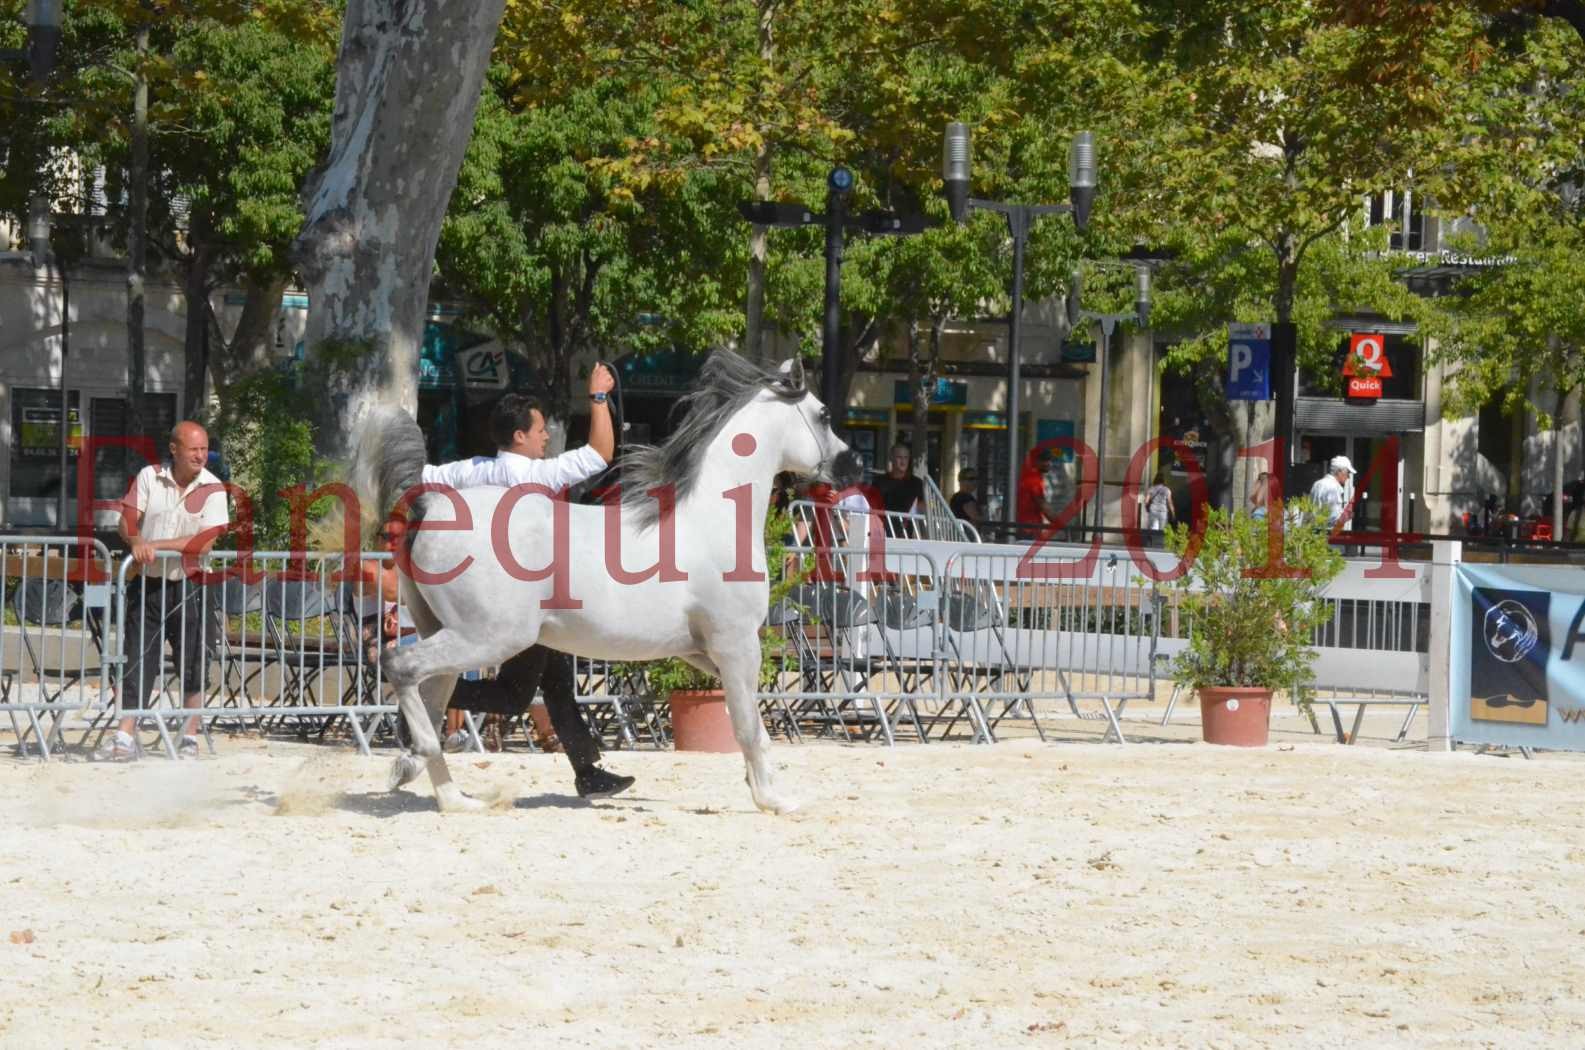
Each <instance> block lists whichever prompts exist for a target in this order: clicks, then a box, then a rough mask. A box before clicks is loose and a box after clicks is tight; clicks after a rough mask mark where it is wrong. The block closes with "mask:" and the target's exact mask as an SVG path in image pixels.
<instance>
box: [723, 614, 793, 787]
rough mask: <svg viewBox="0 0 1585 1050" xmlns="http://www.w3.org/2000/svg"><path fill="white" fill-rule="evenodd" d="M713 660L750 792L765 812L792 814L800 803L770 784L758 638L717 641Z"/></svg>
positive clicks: (768, 740) (750, 636)
mask: <svg viewBox="0 0 1585 1050" xmlns="http://www.w3.org/2000/svg"><path fill="white" fill-rule="evenodd" d="M710 658H711V662H713V663H714V664H715V666H716V670H717V671H718V672H719V674H720V676H721V687H722V689H723V690H724V691H725V692H726V707H727V713H728V714H729V715H731V717H732V735H733V736H735V737H737V745H738V747H739V748H741V749H742V750H743V762H744V764H745V765H746V766H747V767H748V769H747V777H746V779H747V780H748V789H749V793H750V794H751V795H753V797H754V805H756V806H758V807H759V808H760V809H761V810H763V811H764V812H766V813H791V812H792V811H793V810H795V809H797V808H798V803H796V802H794V801H793V800H792V799H790V798H785V797H783V796H781V795H779V794H777V793H776V790H775V788H774V786H773V785H772V784H771V764H770V755H769V754H768V752H769V750H770V734H769V733H767V732H765V723H764V722H762V721H760V716H759V697H758V696H757V695H756V692H755V690H756V688H757V687H758V685H759V668H760V649H759V638H758V636H757V635H755V634H750V635H749V636H748V638H747V640H746V641H744V640H741V639H736V638H734V639H731V640H730V641H723V642H722V643H721V644H718V645H717V646H716V647H715V648H714V649H712V650H711V652H710Z"/></svg>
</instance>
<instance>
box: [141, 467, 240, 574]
mask: <svg viewBox="0 0 1585 1050" xmlns="http://www.w3.org/2000/svg"><path fill="white" fill-rule="evenodd" d="M202 485H213V486H215V488H214V489H213V490H212V491H211V492H210V493H209V494H208V495H207V496H205V497H204V499H203V502H202V503H201V504H200V505H199V506H197V507H196V509H195V508H192V507H190V506H189V505H188V500H187V497H188V496H189V495H190V494H191V493H192V492H193V490H195V489H197V488H199V487H200V486H202ZM127 502H129V503H131V504H132V506H133V507H134V508H135V509H137V510H138V511H140V512H141V513H142V515H143V518H142V521H141V522H140V524H139V525H138V535H139V536H141V537H142V538H143V539H145V540H148V541H149V542H150V543H152V542H154V541H156V540H174V539H180V538H181V537H183V536H196V535H197V534H198V533H200V532H203V531H204V530H205V529H212V528H216V527H219V528H224V527H225V526H226V524H227V522H229V521H230V520H231V519H230V516H229V515H228V514H227V513H226V493H225V490H224V489H222V488H221V487H220V479H219V478H217V477H215V476H214V475H213V474H211V473H209V471H208V470H205V469H200V470H199V471H198V476H197V477H195V478H193V480H192V481H190V482H188V483H187V485H186V486H185V487H183V486H181V485H178V484H177V483H176V478H175V477H174V476H173V475H172V474H171V468H170V467H169V466H166V465H165V464H160V465H159V466H147V467H144V468H143V469H142V470H140V471H138V476H137V477H136V478H135V479H134V480H133V482H132V492H131V493H130V495H129V496H128V498H127ZM163 565H164V566H165V569H164V573H165V578H166V579H168V580H179V579H181V578H182V576H183V572H182V566H181V561H180V560H178V559H172V558H167V559H165V560H164V562H163Z"/></svg>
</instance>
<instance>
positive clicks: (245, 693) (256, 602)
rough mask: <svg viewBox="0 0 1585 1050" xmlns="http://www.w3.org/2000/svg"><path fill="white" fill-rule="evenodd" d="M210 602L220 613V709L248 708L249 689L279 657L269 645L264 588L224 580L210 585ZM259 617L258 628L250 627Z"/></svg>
mask: <svg viewBox="0 0 1585 1050" xmlns="http://www.w3.org/2000/svg"><path fill="white" fill-rule="evenodd" d="M213 591H214V594H213V601H214V602H215V604H216V608H217V609H218V610H219V613H220V630H219V632H218V635H219V637H218V638H217V639H216V649H217V652H218V654H219V657H220V673H219V674H218V675H216V676H215V677H216V690H217V692H219V693H221V694H223V695H221V696H220V702H221V706H223V707H250V706H252V704H251V703H250V702H249V689H250V687H251V686H252V685H253V683H255V682H257V681H259V680H260V679H262V678H263V677H264V673H265V671H266V670H268V668H269V666H270V665H271V664H272V663H274V662H275V658H276V656H277V654H278V653H279V651H280V650H279V649H278V648H277V647H276V646H273V645H271V644H269V635H268V632H267V629H266V627H265V624H264V619H263V615H262V614H263V612H264V586H263V584H262V583H244V582H243V581H242V580H240V579H236V578H233V577H227V578H226V579H224V580H222V581H221V582H220V583H218V584H215V585H213ZM255 616H257V617H258V622H257V624H254V623H252V622H251V621H252V619H253V617H255Z"/></svg>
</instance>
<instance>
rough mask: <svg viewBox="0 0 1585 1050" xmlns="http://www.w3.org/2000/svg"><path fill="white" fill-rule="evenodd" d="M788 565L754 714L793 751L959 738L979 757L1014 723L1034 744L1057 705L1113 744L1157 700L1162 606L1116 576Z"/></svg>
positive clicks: (866, 558) (1064, 565) (993, 556)
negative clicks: (768, 676)
mask: <svg viewBox="0 0 1585 1050" xmlns="http://www.w3.org/2000/svg"><path fill="white" fill-rule="evenodd" d="M787 556H788V557H789V558H792V559H795V560H797V561H798V562H799V563H801V565H802V567H803V569H804V571H806V572H807V573H808V579H807V580H806V581H805V582H804V583H802V584H800V585H798V586H797V587H795V588H793V589H792V590H791V592H790V593H789V594H788V595H787V596H786V597H785V598H784V599H783V600H782V601H781V602H779V603H778V604H776V605H775V606H774V607H773V608H772V609H771V611H770V616H769V620H768V627H770V628H771V629H772V630H774V631H776V632H778V634H779V637H780V639H781V644H782V650H783V652H782V657H781V660H780V661H779V666H778V667H777V668H776V673H775V674H774V676H773V680H772V681H770V682H769V683H768V684H767V685H766V686H765V687H764V688H762V689H761V691H760V699H761V708H762V711H763V713H764V715H765V717H766V719H767V722H768V723H769V724H770V725H771V726H773V727H775V728H777V729H779V730H780V731H781V732H783V733H784V734H785V735H787V736H788V737H790V738H793V739H797V738H801V737H802V736H804V735H805V734H806V733H808V732H810V731H813V732H817V733H821V734H823V735H834V736H837V737H839V738H842V739H865V740H868V739H881V740H884V741H885V742H886V743H888V744H890V743H894V742H896V740H897V739H898V738H899V736H900V735H909V736H911V738H913V739H917V740H920V741H928V740H930V739H933V738H937V739H938V738H941V737H944V736H946V735H949V734H950V733H951V732H952V731H953V730H954V729H955V728H956V727H958V726H959V725H960V724H961V725H964V726H966V728H967V730H968V732H969V733H970V735H971V736H972V739H974V740H975V741H977V742H990V741H994V740H995V739H996V730H997V728H998V727H999V726H1000V725H1001V724H1002V723H1003V722H1005V721H1007V720H1008V719H1014V720H1026V721H1027V722H1028V723H1029V724H1030V726H1031V727H1032V728H1033V729H1034V731H1035V732H1036V734H1037V735H1039V736H1040V738H1041V739H1042V740H1044V739H1045V728H1044V725H1043V724H1042V722H1041V709H1042V705H1046V706H1049V705H1050V704H1051V703H1053V702H1059V703H1060V704H1062V705H1064V706H1065V707H1066V708H1067V709H1068V710H1069V711H1070V712H1071V713H1072V714H1073V715H1075V716H1077V717H1079V718H1084V719H1098V720H1104V721H1105V722H1106V724H1107V730H1106V734H1105V737H1104V739H1107V740H1117V741H1119V742H1121V741H1122V740H1123V739H1124V737H1123V733H1122V726H1121V724H1120V717H1121V715H1122V713H1123V710H1124V708H1125V707H1126V705H1127V703H1128V701H1129V700H1133V699H1142V698H1150V697H1153V696H1154V694H1155V686H1156V670H1157V660H1156V658H1155V657H1156V644H1157V640H1158V636H1159V631H1160V620H1161V617H1160V610H1161V606H1162V601H1161V598H1160V595H1159V593H1158V592H1157V590H1156V589H1155V588H1154V586H1152V585H1150V584H1148V583H1145V582H1143V581H1142V580H1141V579H1140V578H1139V577H1137V576H1136V575H1134V574H1132V573H1131V572H1129V570H1128V564H1127V562H1126V561H1122V562H1119V561H1118V559H1116V558H1112V559H1110V565H1111V567H1110V568H1109V569H1108V568H1103V569H1101V570H1099V571H1092V570H1091V569H1090V567H1089V566H1086V565H1084V564H1083V562H1082V559H1079V558H1074V557H1068V556H1064V555H1061V554H1057V555H1037V556H1035V557H1033V558H1026V556H1025V552H1005V551H1004V552H987V553H981V552H978V551H976V550H973V549H967V550H964V549H958V550H957V551H956V552H954V553H950V554H949V555H948V556H947V557H946V560H945V562H944V563H943V562H942V561H941V559H940V558H939V557H938V555H937V554H936V553H935V552H932V551H930V550H920V549H909V548H907V547H905V546H902V545H899V546H896V547H888V548H887V549H886V550H885V551H884V553H877V552H875V551H873V550H871V549H869V548H864V547H857V546H846V547H793V548H789V550H788V552H787ZM1092 703H1093V705H1094V707H1095V708H1096V709H1093V710H1092V709H1090V707H1091V704H1092ZM1081 704H1082V706H1081ZM1048 713H1049V712H1048Z"/></svg>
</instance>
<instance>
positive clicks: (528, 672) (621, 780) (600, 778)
mask: <svg viewBox="0 0 1585 1050" xmlns="http://www.w3.org/2000/svg"><path fill="white" fill-rule="evenodd" d="M615 385H616V379H615V377H613V376H612V375H611V372H610V370H609V369H608V368H606V366H605V365H596V366H595V367H594V371H593V372H592V373H591V374H590V376H589V401H590V405H589V443H588V444H587V445H585V446H583V447H582V448H580V449H574V450H573V451H571V452H564V453H562V454H561V455H559V456H557V457H555V458H554V459H545V458H544V456H545V452H546V450H547V449H548V448H549V446H550V431H549V430H547V429H546V428H545V414H544V413H543V412H542V411H540V408H539V405H538V404H537V403H536V402H535V401H534V399H533V398H530V397H523V396H521V395H517V394H508V395H506V396H505V397H503V398H502V399H501V400H500V402H498V403H497V404H496V406H495V410H494V411H493V412H491V413H490V436H491V437H492V438H494V439H495V443H496V447H497V448H499V449H500V452H499V453H497V454H496V455H495V456H494V457H493V458H492V457H490V456H476V457H474V458H473V459H465V460H459V461H457V462H455V463H446V464H444V465H442V466H438V467H434V466H425V467H424V474H423V480H424V481H425V482H426V483H428V484H434V485H450V486H452V487H453V488H459V489H465V488H477V487H481V486H491V485H493V486H497V487H500V488H511V487H512V486H514V485H524V484H530V485H544V486H545V487H546V488H548V489H550V490H551V491H553V492H560V491H561V490H562V489H565V488H568V487H570V486H573V485H576V484H578V483H579V482H582V481H587V480H589V479H590V478H592V477H594V476H595V475H596V474H598V473H600V471H602V470H604V469H605V466H606V464H607V463H609V462H611V457H612V456H613V455H614V454H615V453H616V431H615V428H614V427H613V425H612V422H611V408H610V405H609V404H608V403H607V395H608V394H609V393H610V392H611V388H612V387H613V386H615ZM573 673H574V671H573V661H572V657H571V656H569V655H567V654H566V653H560V652H556V651H554V650H551V649H547V648H545V647H544V646H543V645H536V646H533V647H532V648H530V649H525V650H524V651H523V652H521V653H518V654H517V655H516V656H514V657H512V658H511V659H510V660H507V661H506V662H505V663H503V664H502V665H501V668H500V670H499V671H498V672H497V673H496V676H495V677H494V678H493V679H482V680H478V681H459V682H458V683H457V686H456V689H455V691H454V692H453V693H452V700H451V702H452V705H453V706H452V707H451V708H450V709H449V710H448V711H447V713H446V741H445V744H446V748H447V750H453V751H455V750H461V749H462V748H463V747H464V746H466V735H465V734H464V733H463V732H462V707H461V706H458V703H459V701H461V703H462V704H463V705H466V706H467V707H469V708H471V709H473V710H495V711H497V712H503V713H504V712H505V711H507V710H510V711H514V712H521V711H523V710H526V709H527V707H528V704H529V702H530V701H531V700H532V699H533V698H534V693H535V692H536V691H539V692H543V693H544V695H545V710H546V713H547V714H549V715H550V722H551V726H552V727H553V728H554V729H555V731H556V737H557V739H558V740H560V742H561V749H562V751H563V753H565V754H566V756H567V761H569V762H570V763H572V769H573V775H574V776H573V779H574V784H575V785H576V787H577V791H578V794H579V795H580V796H581V797H583V798H609V797H611V796H612V795H615V794H617V793H618V792H621V791H626V790H627V789H628V788H629V787H631V786H632V785H633V778H632V777H630V776H622V775H621V774H619V773H613V772H610V771H609V770H606V769H602V768H601V767H600V765H599V762H600V741H599V738H598V737H596V736H595V735H594V734H593V733H592V732H590V731H589V727H588V723H586V722H585V721H584V720H583V715H582V714H581V713H580V712H579V711H578V701H577V697H576V695H575V693H574V677H573Z"/></svg>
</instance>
